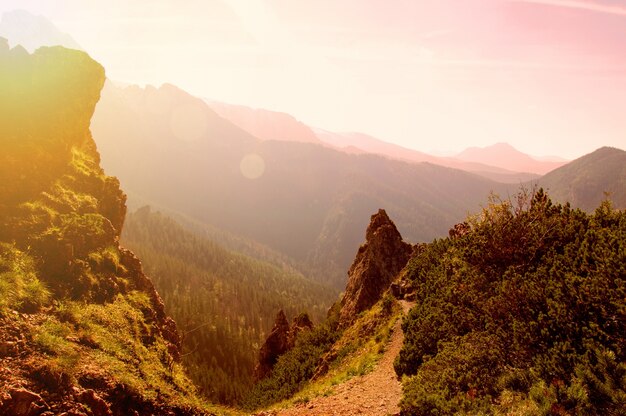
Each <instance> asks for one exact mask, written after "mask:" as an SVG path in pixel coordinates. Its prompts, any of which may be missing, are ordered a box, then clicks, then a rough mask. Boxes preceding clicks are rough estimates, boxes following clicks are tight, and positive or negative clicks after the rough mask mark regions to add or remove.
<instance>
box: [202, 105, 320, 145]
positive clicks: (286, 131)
mask: <svg viewBox="0 0 626 416" xmlns="http://www.w3.org/2000/svg"><path fill="white" fill-rule="evenodd" d="M207 104H209V107H211V109H212V110H213V111H215V112H216V113H217V114H219V115H220V116H222V117H224V118H225V119H227V120H230V121H231V122H232V123H233V124H235V125H237V126H239V127H241V128H242V129H244V130H245V131H247V132H248V133H250V134H252V135H253V136H255V137H257V138H259V139H261V140H281V141H290V142H304V143H317V144H321V143H322V141H321V140H320V139H319V138H318V137H317V135H316V134H315V132H314V131H313V130H312V129H311V128H310V127H309V126H307V125H306V124H304V123H302V122H300V121H298V120H296V119H295V117H293V116H291V115H289V114H286V113H279V112H276V111H269V110H264V109H255V108H250V107H246V106H242V105H232V104H225V103H219V102H215V101H207Z"/></svg>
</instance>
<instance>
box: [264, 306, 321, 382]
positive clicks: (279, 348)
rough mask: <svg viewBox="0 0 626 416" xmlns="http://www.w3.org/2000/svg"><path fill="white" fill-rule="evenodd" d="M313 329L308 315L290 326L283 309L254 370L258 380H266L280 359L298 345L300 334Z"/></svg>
mask: <svg viewBox="0 0 626 416" xmlns="http://www.w3.org/2000/svg"><path fill="white" fill-rule="evenodd" d="M311 328H313V323H312V322H311V319H309V316H308V315H307V314H306V313H302V314H300V315H298V316H296V317H295V318H294V319H293V322H292V323H291V326H290V325H289V322H288V321H287V317H286V316H285V312H283V311H282V309H281V310H280V311H279V312H278V315H276V321H275V322H274V327H273V328H272V331H271V332H270V334H269V335H268V337H267V339H266V340H265V343H264V344H263V346H262V347H261V349H260V351H259V362H258V363H257V365H256V367H255V369H254V377H255V379H256V380H261V379H262V378H265V377H266V376H267V375H268V374H269V373H270V372H271V371H272V368H273V367H274V364H276V361H277V360H278V357H280V356H281V355H282V354H284V353H286V352H287V351H289V350H290V349H292V348H293V347H294V345H296V339H297V338H298V334H300V333H301V332H302V331H306V330H310V329H311Z"/></svg>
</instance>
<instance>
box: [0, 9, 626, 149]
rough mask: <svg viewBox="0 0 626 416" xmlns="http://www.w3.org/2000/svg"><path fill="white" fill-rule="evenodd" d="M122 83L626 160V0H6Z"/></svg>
mask: <svg viewBox="0 0 626 416" xmlns="http://www.w3.org/2000/svg"><path fill="white" fill-rule="evenodd" d="M13 9H23V10H26V11H29V12H31V13H33V14H36V15H42V16H45V17H46V18H48V19H50V20H51V21H52V22H53V23H54V24H55V25H56V26H57V27H58V28H59V29H60V30H62V31H63V32H66V33H68V34H70V35H71V36H72V37H73V38H74V39H75V40H76V41H77V42H78V44H80V45H81V46H82V47H83V49H84V50H86V51H87V52H89V54H90V55H91V56H92V57H93V58H95V59H96V60H98V61H99V62H100V63H102V64H103V65H104V66H105V68H106V71H107V75H108V77H109V78H110V79H112V80H115V81H119V82H127V83H136V84H140V85H146V84H152V85H156V86H159V85H161V84H162V83H166V82H168V83H172V84H174V85H177V86H179V87H181V88H183V89H185V90H186V91H188V92H190V93H192V94H194V95H197V96H200V97H203V98H207V99H210V100H216V101H223V102H227V103H232V104H243V105H247V106H251V107H257V108H266V109H270V110H276V111H282V112H287V113H289V114H292V115H293V116H295V117H296V118H298V119H299V120H301V121H303V122H304V123H306V124H309V125H311V126H314V127H318V128H322V129H326V130H331V131H339V132H343V131H359V132H363V133H367V134H370V135H373V136H375V137H378V138H380V139H383V140H386V141H389V142H393V143H397V144H400V145H403V146H405V147H409V148H413V149H416V150H421V151H426V152H431V153H437V154H454V153H458V152H460V151H461V150H463V149H464V148H467V147H469V146H488V145H491V144H494V143H497V142H507V143H510V144H512V145H513V146H514V147H516V148H517V149H519V150H522V151H524V152H527V153H530V154H533V155H558V156H562V157H565V158H568V159H573V158H576V157H579V156H581V155H583V154H585V153H589V152H591V151H593V150H595V149H596V148H598V147H601V146H615V147H619V148H621V149H626V116H625V114H626V0H298V1H294V0H184V1H180V0H179V1H174V0H133V1H128V0H107V1H100V0H0V13H1V12H5V11H10V10H13Z"/></svg>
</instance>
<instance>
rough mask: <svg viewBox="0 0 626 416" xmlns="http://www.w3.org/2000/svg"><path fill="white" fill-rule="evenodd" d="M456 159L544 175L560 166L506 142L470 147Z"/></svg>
mask: <svg viewBox="0 0 626 416" xmlns="http://www.w3.org/2000/svg"><path fill="white" fill-rule="evenodd" d="M455 158H456V159H459V160H463V161H466V162H475V163H484V164H486V165H490V166H495V167H499V168H502V169H508V170H512V171H517V172H530V173H535V174H539V175H544V174H546V173H548V172H550V171H552V170H554V169H556V168H558V167H560V166H563V165H564V164H565V162H562V161H542V160H538V159H535V158H533V157H531V156H529V155H527V154H525V153H522V152H520V151H518V150H516V149H515V148H514V147H513V146H511V145H509V144H507V143H497V144H494V145H492V146H488V147H470V148H467V149H465V150H464V151H462V152H461V153H459V154H458V155H457V156H456V157H455Z"/></svg>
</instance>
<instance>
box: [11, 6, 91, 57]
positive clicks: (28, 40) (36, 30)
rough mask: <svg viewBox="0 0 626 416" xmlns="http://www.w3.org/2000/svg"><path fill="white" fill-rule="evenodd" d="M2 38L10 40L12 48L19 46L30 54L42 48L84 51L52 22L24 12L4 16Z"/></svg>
mask: <svg viewBox="0 0 626 416" xmlns="http://www.w3.org/2000/svg"><path fill="white" fill-rule="evenodd" d="M0 37H3V38H6V39H8V40H9V42H10V44H11V45H12V46H15V45H18V44H19V45H22V46H23V47H24V48H26V49H27V50H29V51H30V52H33V51H34V50H35V49H37V48H39V47H41V46H64V47H66V48H70V49H82V48H81V47H80V45H79V44H78V42H76V41H75V40H74V39H73V38H72V37H71V36H70V35H68V34H67V33H63V32H61V31H60V30H59V29H58V28H57V27H56V26H55V25H54V24H53V23H52V22H50V20H48V19H46V18H45V17H43V16H35V15H33V14H31V13H29V12H27V11H24V10H13V11H10V12H5V13H3V14H2V18H1V19H0Z"/></svg>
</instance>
